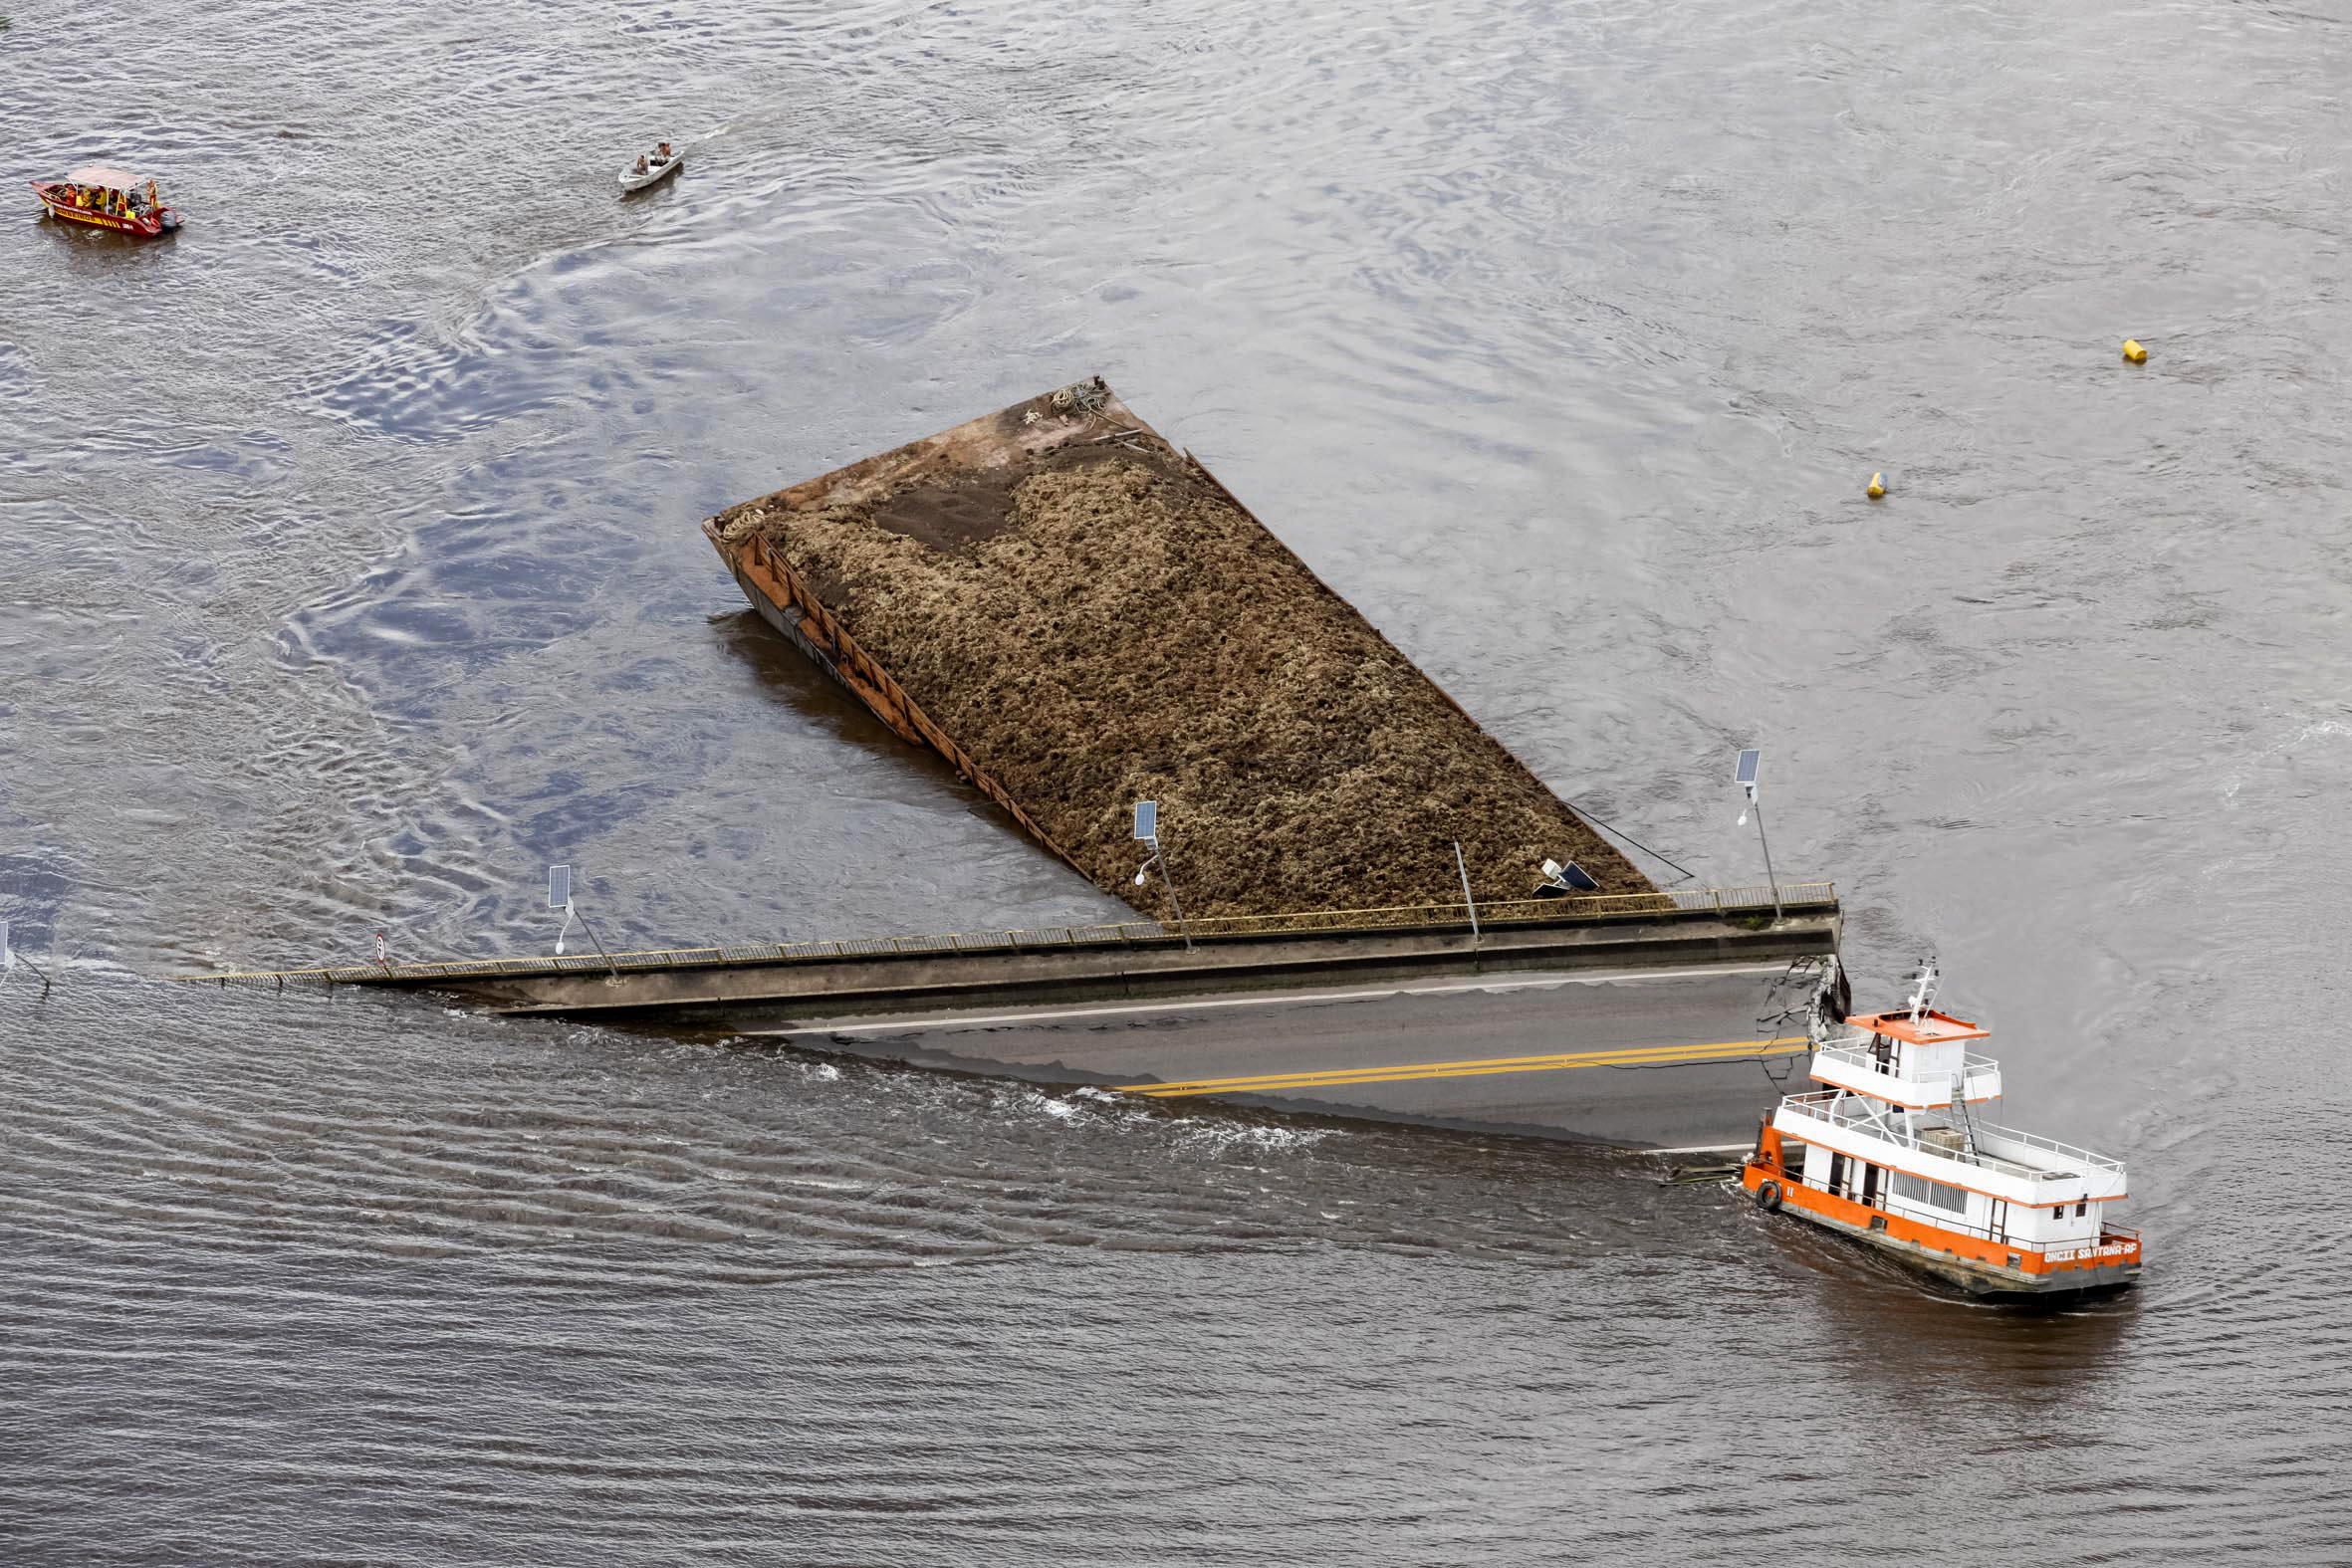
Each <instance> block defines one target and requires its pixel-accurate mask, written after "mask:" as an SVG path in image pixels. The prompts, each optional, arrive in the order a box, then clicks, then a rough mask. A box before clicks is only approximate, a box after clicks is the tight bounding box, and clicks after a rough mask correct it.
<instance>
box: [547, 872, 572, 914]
mask: <svg viewBox="0 0 2352 1568" xmlns="http://www.w3.org/2000/svg"><path fill="white" fill-rule="evenodd" d="M571 905H572V868H571V867H570V866H549V867H548V868H547V907H548V908H550V909H568V908H570V907H571Z"/></svg>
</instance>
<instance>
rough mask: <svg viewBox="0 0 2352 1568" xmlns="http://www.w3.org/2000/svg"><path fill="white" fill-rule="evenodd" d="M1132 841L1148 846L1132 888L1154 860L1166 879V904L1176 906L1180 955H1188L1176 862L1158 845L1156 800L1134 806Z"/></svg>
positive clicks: (1189, 939) (1187, 931) (1189, 946)
mask: <svg viewBox="0 0 2352 1568" xmlns="http://www.w3.org/2000/svg"><path fill="white" fill-rule="evenodd" d="M1135 841H1136V842H1137V843H1139V844H1149V845H1150V846H1151V854H1150V856H1149V858H1147V859H1146V860H1145V861H1144V862H1143V864H1141V865H1140V866H1137V867H1136V868H1135V885H1136V886H1137V887H1141V886H1142V885H1143V873H1144V872H1146V871H1149V870H1150V869H1151V863H1152V861H1154V860H1157V861H1158V862H1159V863H1160V875H1162V876H1164V877H1166V878H1167V879H1168V902H1169V903H1171V904H1173V905H1175V906H1176V934H1177V935H1178V936H1180V937H1182V938H1183V939H1184V951H1185V952H1187V953H1189V952H1191V951H1192V928H1191V927H1189V926H1187V925H1186V924H1185V923H1184V900H1183V899H1182V898H1181V897H1180V896H1178V894H1177V892H1176V862H1175V861H1174V860H1173V859H1171V858H1170V857H1169V854H1168V851H1167V850H1166V848H1164V847H1163V846H1162V845H1161V843H1160V803H1159V802H1158V801H1157V800H1138V801H1136V802H1135Z"/></svg>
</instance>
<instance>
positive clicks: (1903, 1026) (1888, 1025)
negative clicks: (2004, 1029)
mask: <svg viewBox="0 0 2352 1568" xmlns="http://www.w3.org/2000/svg"><path fill="white" fill-rule="evenodd" d="M1846 1022H1847V1023H1849V1024H1851V1025H1852V1026H1853V1027H1855V1028H1857V1029H1868V1030H1869V1031H1870V1032H1871V1033H1873V1034H1885V1035H1888V1036H1891V1037H1892V1038H1895V1039H1899V1040H1908V1041H1910V1042H1911V1043H1912V1044H1914V1045H1943V1044H1947V1043H1949V1042H1950V1041H1953V1040H1981V1039H1984V1038H1986V1037H1987V1036H1989V1035H1990V1034H1992V1032H1993V1031H1992V1030H1991V1029H1985V1028H1979V1027H1978V1026H1977V1025H1976V1024H1974V1023H1971V1022H1970V1021H1969V1020H1968V1019H1966V1018H1956V1017H1954V1016H1953V1015H1952V1014H1951V1013H1949V1012H1938V1011H1937V1010H1936V1009H1935V1008H1928V1009H1927V1010H1925V1011H1924V1012H1922V1013H1920V1015H1919V1021H1918V1022H1916V1023H1914V1022H1913V1021H1911V1009H1910V1008H1897V1009H1896V1010H1894V1011H1893V1012H1859V1013H1856V1014H1855V1015H1854V1016H1852V1017H1850V1018H1848V1019H1846Z"/></svg>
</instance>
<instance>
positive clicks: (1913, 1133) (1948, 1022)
mask: <svg viewBox="0 0 2352 1568" xmlns="http://www.w3.org/2000/svg"><path fill="white" fill-rule="evenodd" d="M1915 980H1916V985H1915V987H1914V989H1913V991H1912V993H1911V998H1910V1000H1909V1001H1908V1002H1907V1003H1905V1004H1904V1006H1903V1007H1902V1008H1898V1009H1897V1010H1895V1011H1893V1012H1869V1013H1862V1014H1858V1015H1856V1016H1853V1017H1849V1018H1847V1019H1846V1020H1845V1025H1844V1027H1843V1029H1842V1030H1831V1029H1827V1028H1816V1030H1815V1031H1814V1033H1815V1038H1814V1049H1813V1060H1812V1071H1811V1076H1812V1080H1813V1081H1814V1082H1815V1083H1823V1084H1827V1085H1829V1087H1828V1088H1825V1089H1819V1090H1814V1091H1811V1092H1808V1093H1803V1094H1791V1095H1788V1096H1787V1097H1786V1098H1784V1099H1782V1100H1781V1101H1780V1103H1779V1106H1778V1107H1777V1108H1776V1109H1774V1110H1773V1111H1772V1113H1771V1114H1770V1115H1769V1116H1768V1117H1767V1118H1765V1121H1764V1127H1763V1129H1762V1130H1761V1131H1760V1132H1759V1134H1758V1136H1757V1142H1756V1150H1755V1152H1754V1153H1753V1154H1751V1155H1750V1156H1749V1158H1748V1162H1747V1164H1746V1165H1745V1166H1744V1167H1743V1168H1742V1170H1741V1176H1740V1181H1741V1185H1742V1186H1743V1187H1745V1188H1746V1189H1747V1191H1748V1192H1749V1193H1750V1194H1751V1195H1752V1196H1753V1197H1754V1198H1755V1200H1756V1204H1757V1207H1758V1208H1760V1209H1764V1210H1765V1211H1767V1212H1770V1211H1778V1212H1781V1213H1785V1214H1790V1215H1794V1216H1795V1217H1796V1218H1798V1219H1800V1220H1806V1221H1810V1222H1811V1223H1812V1224H1814V1225H1817V1226H1821V1227H1823V1228H1825V1229H1827V1230H1830V1231H1835V1232H1838V1233H1840V1234H1842V1235H1848V1236H1851V1237H1853V1238H1854V1239H1855V1240H1857V1241H1862V1242H1866V1243H1868V1244H1869V1245H1872V1246H1875V1247H1878V1248H1880V1249H1882V1250H1884V1251H1885V1252H1886V1253H1888V1255H1890V1256H1892V1257H1894V1258H1896V1259H1898V1260H1899V1261H1901V1262H1903V1263H1906V1264H1908V1265H1910V1266H1912V1267H1914V1268H1919V1269H1924V1270H1925V1271H1926V1272H1928V1273H1930V1274H1933V1275H1936V1276H1937V1277H1939V1278H1941V1279H1943V1280H1945V1281H1947V1282H1949V1283H1952V1284H1955V1285H1958V1286H1959V1287H1960V1288H1962V1289H1963V1290H1966V1291H1968V1292H1969V1293H1970V1294H1971V1295H1975V1296H1980V1297H1986V1298H1991V1299H2007V1300H2022V1299H2031V1300H2049V1299H2053V1298H2056V1299H2066V1298H2079V1297H2083V1296H2088V1295H2093V1294H2104V1293H2108V1292H2112V1291H2117V1290H2122V1289H2126V1288H2128V1287H2129V1286H2131V1285H2132V1284H2133V1283H2135V1282H2136V1281H2137V1280H2138V1279H2139V1277H2140V1237H2139V1232H2135V1231H2130V1230H2126V1229H2125V1228H2124V1227H2122V1226H2118V1225H2113V1224H2110V1223H2109V1222H2108V1220H2107V1209H2108V1206H2109V1205H2111V1204H2114V1203H2117V1202H2119V1201H2120V1200H2121V1199H2122V1198H2123V1196H2124V1177H2123V1162H2122V1161H2120V1160H2112V1159H2109V1158H2107V1157H2106V1156H2105V1155H2099V1154H2093V1153H2091V1151H2090V1150H2088V1149H2078V1148H2076V1147H2074V1146H2073V1145H2072V1144H2064V1143H2058V1142H2055V1141H2054V1140H2052V1139H2048V1138H2043V1137H2039V1136H2037V1135H2035V1134H2032V1133H2026V1132H2019V1131H2018V1130H2016V1129H2015V1128H2013V1127H2001V1126H1997V1125H1995V1124H1994V1123H1992V1122H1990V1121H1986V1120H1984V1119H1983V1118H1982V1117H1981V1116H1980V1114H1979V1113H1978V1112H1977V1111H1976V1110H1975V1109H1973V1107H1975V1106H1979V1105H1983V1104H1985V1103H1987V1102H1988V1101H1992V1100H1998V1099H1999V1097H2000V1068H1999V1065H1998V1064H1997V1063H1996V1062H1995V1061H1994V1060H1993V1059H1992V1058H1991V1057H1988V1056H1978V1055H1973V1054H1971V1053H1970V1052H1969V1049H1968V1046H1969V1042H1970V1041H1972V1040H1981V1039H1984V1038H1986V1037H1987V1034H1988V1032H1989V1031H1988V1030H1985V1029H1983V1028H1980V1027H1978V1026H1977V1025H1976V1024H1974V1023H1971V1022H1968V1021H1967V1020H1966V1019H1963V1018H1956V1017H1954V1016H1952V1015H1951V1014H1950V1013H1948V1012H1939V1011H1937V1010H1936V1008H1935V1007H1934V1006H1933V1004H1934V1002H1935V997H1936V984H1937V977H1936V967H1935V963H1934V961H1933V960H1929V961H1928V962H1926V963H1923V964H1922V965H1921V966H1920V969H1919V973H1918V975H1917V976H1916V977H1915Z"/></svg>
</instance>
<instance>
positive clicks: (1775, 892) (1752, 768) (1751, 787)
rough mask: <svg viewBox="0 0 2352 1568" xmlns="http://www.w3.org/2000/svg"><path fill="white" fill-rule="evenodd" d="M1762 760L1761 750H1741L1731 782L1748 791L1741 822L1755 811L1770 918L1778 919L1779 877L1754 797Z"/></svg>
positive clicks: (1758, 805)
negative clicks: (1770, 895)
mask: <svg viewBox="0 0 2352 1568" xmlns="http://www.w3.org/2000/svg"><path fill="white" fill-rule="evenodd" d="M1763 761H1764V753H1763V752H1761V751H1746V752H1742V753H1741V754H1740V765H1739V767H1738V768H1737V769H1735V770H1734V771H1733V774H1732V782H1733V783H1734V784H1738V785H1739V786H1740V787H1741V788H1743V789H1745V790H1747V791H1748V810H1746V811H1742V812H1741V813H1740V821H1741V823H1742V824H1743V825H1745V824H1746V823H1747V821H1748V812H1749V811H1754V812H1755V813H1756V841H1757V843H1758V844H1760V845H1762V846H1763V848H1764V881H1765V882H1766V883H1767V884H1769V885H1770V887H1771V890H1772V918H1773V919H1774V920H1778V919H1780V918H1781V916H1782V914H1783V913H1784V911H1782V909H1781V908H1780V879H1779V878H1778V877H1776V876H1774V875H1772V841H1771V840H1770V839H1769V838H1767V837H1765V836H1764V804H1763V802H1762V801H1760V800H1758V799H1757V797H1756V775H1757V770H1758V767H1759V765H1760V764H1762V763H1763Z"/></svg>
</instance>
